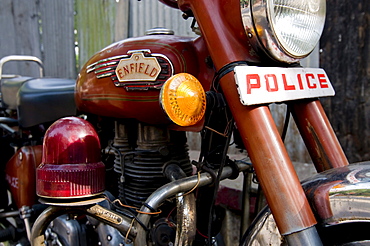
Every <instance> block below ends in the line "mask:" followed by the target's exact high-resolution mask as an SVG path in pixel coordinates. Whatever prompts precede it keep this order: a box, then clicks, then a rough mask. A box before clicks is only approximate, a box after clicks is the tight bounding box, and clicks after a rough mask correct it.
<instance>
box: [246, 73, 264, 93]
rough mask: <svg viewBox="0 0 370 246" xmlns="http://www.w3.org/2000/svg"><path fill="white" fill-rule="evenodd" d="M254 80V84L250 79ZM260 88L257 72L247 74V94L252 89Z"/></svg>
mask: <svg viewBox="0 0 370 246" xmlns="http://www.w3.org/2000/svg"><path fill="white" fill-rule="evenodd" d="M252 80H253V81H255V83H254V84H252V83H251V81H252ZM257 88H261V83H260V76H258V74H247V94H251V90H252V89H257Z"/></svg>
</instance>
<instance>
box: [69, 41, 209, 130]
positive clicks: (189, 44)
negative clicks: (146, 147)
mask: <svg viewBox="0 0 370 246" xmlns="http://www.w3.org/2000/svg"><path fill="white" fill-rule="evenodd" d="M205 49H206V48H205V45H204V41H203V39H202V38H189V37H180V36H175V35H148V36H144V37H138V38H130V39H126V40H123V41H119V42H117V43H114V44H112V45H110V46H108V47H106V48H104V49H103V50H101V51H100V52H98V53H97V54H95V55H94V56H93V57H92V58H91V59H90V60H89V61H88V62H87V63H86V64H85V66H84V67H83V68H82V69H81V72H80V74H79V76H78V79H77V84H76V94H75V101H76V105H77V108H78V110H79V111H81V112H83V113H91V114H95V115H100V116H106V117H114V118H134V119H137V120H139V121H141V122H145V123H148V124H168V123H170V120H169V119H168V118H167V116H166V115H165V114H164V112H163V110H162V109H161V106H160V104H159V93H160V89H161V87H162V85H163V83H164V82H165V81H166V80H167V79H168V78H170V77H171V76H172V75H174V74H177V73H183V72H186V73H190V74H192V75H194V76H195V77H197V78H198V80H199V81H200V82H201V83H202V85H203V87H204V89H205V90H206V91H207V90H209V87H210V84H211V81H212V78H213V73H214V71H213V68H212V65H211V62H207V61H209V59H207V57H208V52H207V50H205Z"/></svg>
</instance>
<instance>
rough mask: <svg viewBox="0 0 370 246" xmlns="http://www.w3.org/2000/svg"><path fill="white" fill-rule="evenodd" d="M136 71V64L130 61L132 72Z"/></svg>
mask: <svg viewBox="0 0 370 246" xmlns="http://www.w3.org/2000/svg"><path fill="white" fill-rule="evenodd" d="M132 71H135V64H134V63H130V72H132Z"/></svg>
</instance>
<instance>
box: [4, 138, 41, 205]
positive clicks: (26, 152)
mask: <svg viewBox="0 0 370 246" xmlns="http://www.w3.org/2000/svg"><path fill="white" fill-rule="evenodd" d="M41 157H42V145H36V146H24V147H22V148H20V149H19V150H18V151H17V153H16V154H14V155H13V157H12V158H11V159H10V160H9V161H8V163H7V164H6V168H5V173H6V180H7V182H8V185H9V189H10V191H11V193H12V197H13V199H14V201H15V203H16V205H17V207H18V208H21V207H22V206H31V205H33V204H35V203H36V201H37V196H36V167H37V166H38V165H39V164H40V163H41Z"/></svg>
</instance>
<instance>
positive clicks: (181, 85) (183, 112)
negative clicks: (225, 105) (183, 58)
mask: <svg viewBox="0 0 370 246" xmlns="http://www.w3.org/2000/svg"><path fill="white" fill-rule="evenodd" d="M160 102H161V106H162V108H163V109H164V111H165V112H166V114H167V115H168V117H169V118H170V119H171V120H172V121H173V122H174V123H176V124H177V125H180V126H191V125H194V124H196V123H197V122H198V121H200V120H201V119H202V117H203V116H204V113H205V110H206V94H205V92H204V90H203V87H202V85H201V83H200V82H199V81H198V80H197V79H196V78H195V77H194V76H193V75H191V74H188V73H179V74H176V75H174V76H172V77H171V78H169V79H168V80H167V81H166V82H165V83H164V84H163V86H162V89H161V94H160Z"/></svg>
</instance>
